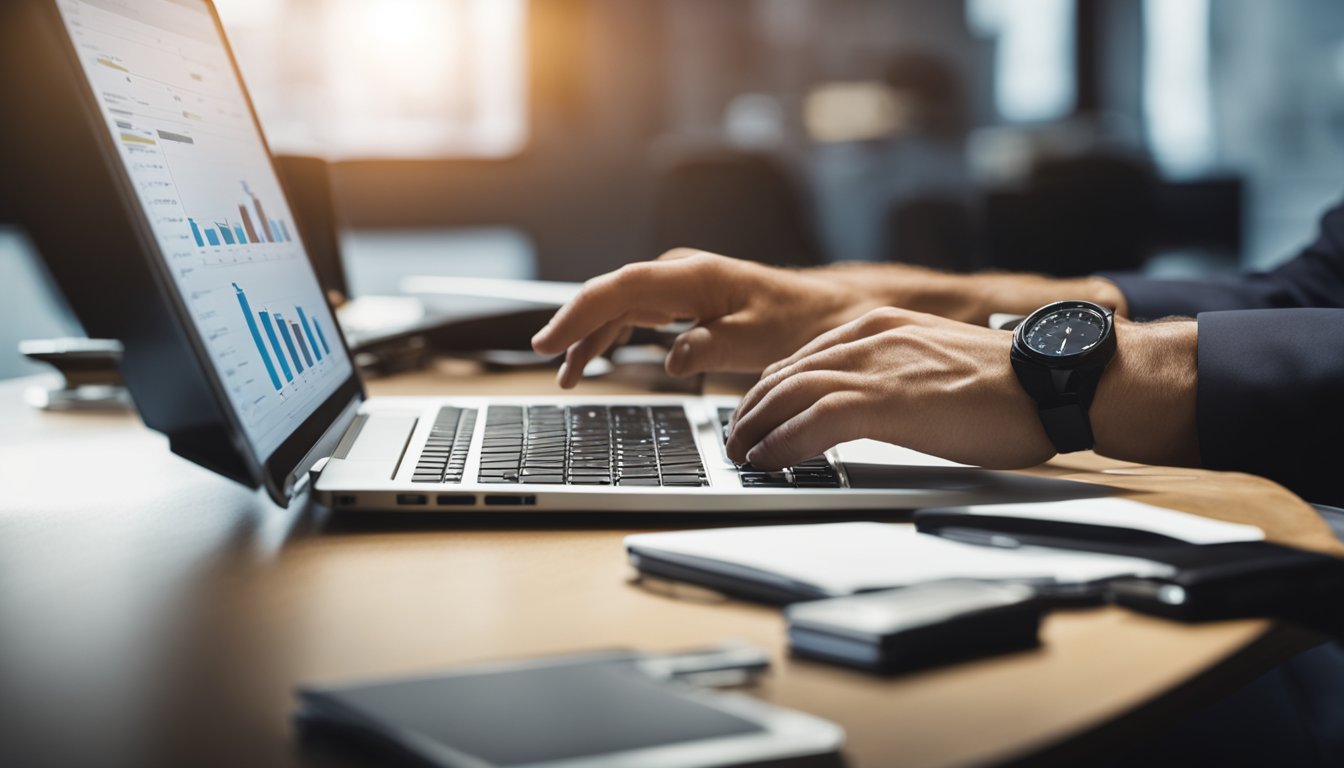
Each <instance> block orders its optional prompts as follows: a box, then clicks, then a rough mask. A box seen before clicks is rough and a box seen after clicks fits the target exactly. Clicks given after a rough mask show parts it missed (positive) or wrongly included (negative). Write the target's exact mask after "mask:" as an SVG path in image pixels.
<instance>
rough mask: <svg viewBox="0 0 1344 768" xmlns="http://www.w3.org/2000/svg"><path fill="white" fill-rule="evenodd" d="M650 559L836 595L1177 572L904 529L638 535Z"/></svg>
mask: <svg viewBox="0 0 1344 768" xmlns="http://www.w3.org/2000/svg"><path fill="white" fill-rule="evenodd" d="M625 541H626V545H627V546H628V547H633V548H635V549H637V550H639V551H641V552H644V553H651V554H652V553H658V552H663V553H668V554H672V555H680V556H683V557H695V558H700V559H702V560H707V561H713V562H717V563H726V564H730V565H734V566H737V567H738V568H750V569H754V570H758V571H764V572H767V573H772V574H776V575H778V576H782V577H784V578H788V579H791V580H793V581H797V582H801V583H804V584H808V585H811V586H813V587H816V588H818V589H820V590H821V591H823V592H825V593H827V594H830V595H833V596H841V595H849V594H853V593H855V592H859V591H863V590H869V589H883V588H895V587H903V586H908V585H910V584H917V583H921V582H925V581H936V580H939V579H950V578H977V579H1041V580H1048V581H1049V580H1052V581H1055V582H1057V583H1060V584H1079V583H1087V582H1091V581H1097V580H1099V579H1105V578H1111V577H1115V576H1125V575H1139V576H1161V575H1168V574H1170V573H1172V570H1173V569H1172V568H1171V567H1170V566H1167V565H1164V564H1161V563H1156V562H1153V561H1150V560H1143V559H1139V558H1131V557H1120V556H1116V555H1102V554H1092V553H1084V552H1070V551H1065V550H1058V549H1047V548H1043V547H1021V548H1018V549H1000V548H996V547H988V546H978V545H975V544H965V543H961V542H957V541H950V540H947V539H942V538H939V537H937V536H932V535H928V534H922V533H919V532H917V531H916V530H915V529H914V526H911V525H906V524H899V523H863V522H859V523H821V524H816V525H781V526H759V527H751V528H722V529H716V530H703V531H675V532H671V533H648V534H636V535H634V536H628V537H626V540H625Z"/></svg>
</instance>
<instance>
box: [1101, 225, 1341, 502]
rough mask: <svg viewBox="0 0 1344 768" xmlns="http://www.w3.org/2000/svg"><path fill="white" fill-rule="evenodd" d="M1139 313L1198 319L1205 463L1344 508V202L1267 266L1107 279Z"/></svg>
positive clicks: (1145, 316) (1149, 316)
mask: <svg viewBox="0 0 1344 768" xmlns="http://www.w3.org/2000/svg"><path fill="white" fill-rule="evenodd" d="M1108 277H1110V278H1111V279H1112V280H1114V281H1115V282H1116V284H1117V285H1119V286H1120V289H1121V290H1122V291H1123V292H1124V294H1125V298H1126V300H1127V301H1128V303H1129V306H1130V315H1131V316H1132V317H1135V318H1136V319H1156V318H1160V317H1168V316H1172V315H1183V316H1197V317H1198V319H1199V385H1198V386H1199V394H1198V399H1197V408H1198V415H1197V418H1198V424H1199V449H1200V460H1201V462H1202V463H1203V465H1204V466H1206V467H1208V468H1210V469H1220V470H1237V471H1242V472H1251V473H1254V474H1257V475H1261V476H1264V477H1268V478H1270V479H1272V480H1275V481H1277V482H1279V483H1281V484H1282V485H1284V486H1286V487H1287V488H1289V489H1291V490H1292V491H1294V492H1295V493H1297V494H1298V495H1300V496H1302V497H1303V498H1306V499H1307V500H1309V501H1315V502H1321V503H1326V504H1332V505H1335V506H1340V505H1342V504H1344V205H1337V206H1335V207H1334V208H1332V209H1330V210H1329V211H1327V212H1326V213H1325V215H1324V216H1323V217H1322V218H1321V222H1320V231H1319V233H1318V234H1317V237H1316V240H1315V242H1313V243H1312V244H1311V245H1310V246H1308V247H1307V248H1306V249H1305V250H1303V251H1302V253H1300V254H1299V255H1298V256H1297V257H1296V258H1294V259H1293V260H1292V261H1289V262H1288V263H1286V264H1284V265H1283V266H1282V267H1279V268H1278V269H1275V270H1273V271H1271V272H1265V273H1259V274H1251V275H1245V276H1243V277H1240V278H1226V279H1219V280H1211V281H1207V282H1194V281H1177V282H1166V281H1159V280H1152V279H1145V278H1142V277H1137V276H1132V275H1115V276H1108Z"/></svg>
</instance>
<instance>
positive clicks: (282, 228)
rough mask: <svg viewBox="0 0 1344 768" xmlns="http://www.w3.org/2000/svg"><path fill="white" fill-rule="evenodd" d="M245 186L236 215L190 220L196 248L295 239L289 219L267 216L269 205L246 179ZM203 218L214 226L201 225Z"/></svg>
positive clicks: (188, 221)
mask: <svg viewBox="0 0 1344 768" xmlns="http://www.w3.org/2000/svg"><path fill="white" fill-rule="evenodd" d="M242 185H243V194H244V198H243V200H242V201H240V202H239V203H238V206H237V211H238V215H237V217H230V218H227V219H215V218H210V217H203V218H200V219H197V218H194V217H193V218H188V219H187V223H188V224H189V225H190V226H191V237H192V239H193V240H195V241H196V247H198V248H205V247H206V246H207V245H209V246H211V247H219V246H221V245H225V246H229V245H235V246H236V245H261V244H264V243H292V242H294V238H293V236H292V235H291V234H290V230H289V222H287V221H284V220H281V219H271V218H267V216H266V208H265V206H263V205H262V203H261V199H260V198H259V197H257V196H256V194H254V193H253V192H252V189H251V187H249V186H248V184H247V182H246V181H244V182H242ZM202 221H208V222H211V224H212V226H202V225H201V223H200V222H202Z"/></svg>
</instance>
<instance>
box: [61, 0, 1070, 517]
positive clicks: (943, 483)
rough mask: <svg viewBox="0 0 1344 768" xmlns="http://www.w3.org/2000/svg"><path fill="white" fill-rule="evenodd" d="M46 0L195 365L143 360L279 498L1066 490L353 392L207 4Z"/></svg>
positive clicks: (450, 506)
mask: <svg viewBox="0 0 1344 768" xmlns="http://www.w3.org/2000/svg"><path fill="white" fill-rule="evenodd" d="M52 2H53V6H54V13H55V14H56V15H57V16H58V17H59V19H60V26H61V28H62V30H63V32H64V34H65V35H66V36H67V37H68V39H69V43H70V46H69V50H68V53H69V55H70V56H71V57H73V60H74V61H76V62H77V66H76V69H77V70H78V71H79V73H80V74H79V76H82V78H83V79H84V81H86V84H87V89H81V90H83V93H84V98H85V99H87V100H88V101H89V105H88V106H89V114H90V115H91V116H96V117H91V119H96V120H97V121H99V122H100V123H102V124H104V125H105V128H106V133H105V134H104V133H103V128H102V127H101V126H100V127H99V129H98V131H97V132H96V133H93V134H90V135H92V136H97V137H98V139H99V142H100V144H101V148H100V149H99V150H97V151H99V152H101V153H102V155H103V156H104V157H105V159H106V160H107V161H108V163H109V164H110V166H111V168H112V173H113V174H114V175H116V176H117V177H118V178H119V179H120V180H121V181H122V182H124V183H121V184H120V185H119V186H120V188H121V190H120V192H119V193H118V194H119V196H120V199H121V200H122V201H123V202H124V203H126V205H125V209H126V211H127V214H126V215H127V216H128V217H130V219H134V220H133V221H130V223H131V224H134V225H135V226H136V227H137V228H138V229H139V231H143V232H148V233H149V236H148V237H147V238H146V242H147V245H146V247H145V248H143V249H142V250H147V251H149V253H147V254H146V257H147V258H148V259H149V260H150V264H149V266H150V269H151V270H152V271H153V272H154V274H155V275H156V280H157V283H156V284H157V285H158V286H159V289H158V290H159V293H160V296H161V297H162V298H163V299H164V301H165V302H166V304H167V305H168V306H169V307H170V315H169V317H170V321H171V322H176V323H180V325H181V330H182V331H183V332H184V334H185V337H186V338H187V339H188V340H189V341H190V342H191V344H190V347H191V349H192V350H194V351H193V352H192V355H191V356H189V357H187V358H183V362H182V363H181V364H180V365H181V366H186V365H191V366H194V368H195V369H194V370H191V371H177V372H174V371H161V372H156V373H161V374H163V375H164V376H172V375H173V374H174V373H177V374H179V375H180V377H181V379H182V380H183V381H188V380H195V379H196V378H201V379H202V380H204V381H206V382H207V383H208V384H209V387H208V390H209V392H210V393H212V394H211V395H210V397H211V398H213V401H214V405H216V406H218V410H219V411H220V412H221V413H222V414H223V416H224V423H225V425H226V430H225V432H224V433H223V435H224V436H225V437H227V441H228V442H229V443H230V444H231V445H227V446H218V447H219V448H220V449H221V450H223V449H232V450H235V451H237V452H238V453H239V454H240V456H241V458H242V459H243V463H244V464H245V465H246V466H248V467H251V468H253V471H252V476H253V477H254V479H255V480H256V481H257V484H263V485H265V486H266V487H267V489H268V490H269V492H270V495H271V496H272V498H274V499H275V501H276V502H278V503H280V504H282V505H283V504H287V503H288V502H289V501H290V500H292V499H293V498H294V497H295V496H296V495H297V494H299V493H302V492H304V491H305V488H306V486H309V485H311V486H312V487H313V489H314V495H315V497H316V499H317V500H318V501H319V502H321V503H324V504H327V505H329V506H331V507H334V508H336V509H337V510H398V511H461V512H468V511H473V510H474V511H499V512H517V511H546V510H555V511H586V512H603V511H623V512H732V513H752V512H768V513H777V512H787V511H816V510H827V509H847V510H863V509H913V508H917V507H924V506H931V505H939V506H945V505H956V504H968V503H975V502H984V501H994V500H1005V501H1008V500H1026V499H1033V498H1059V497H1061V496H1069V495H1077V494H1078V493H1079V492H1080V486H1077V485H1074V484H1069V483H1059V482H1057V481H1051V480H1044V479H1034V478H1027V477H1022V476H1018V475H1011V474H1006V473H994V472H987V471H982V470H978V469H974V468H968V467H961V466H957V465H950V464H948V463H947V462H940V461H938V460H935V459H933V458H932V457H927V456H921V455H919V454H915V453H912V452H909V451H904V450H902V449H900V448H897V447H895V446H890V445H883V444H879V443H872V442H871V441H859V442H856V443H849V444H845V445H841V446H839V447H837V448H835V449H833V450H830V451H828V452H827V453H826V454H824V455H821V456H816V457H813V458H811V459H809V460H807V461H804V462H802V463H801V464H799V465H797V466H794V467H789V468H786V469H784V470H780V471H771V472H766V471H760V470H757V469H755V468H752V467H749V466H737V465H734V464H733V463H732V462H731V461H730V460H729V459H728V458H727V456H726V454H725V452H724V448H723V446H724V430H725V427H726V424H727V421H728V418H729V416H730V415H731V413H732V408H733V407H734V405H735V400H734V399H733V398H719V397H684V396H679V397H671V396H656V397H655V396H631V397H619V398H612V397H605V398H601V399H596V398H592V397H583V396H578V397H573V396H567V397H549V396H548V397H538V398H518V397H511V398H492V397H480V398H432V397H428V398H367V397H366V396H365V394H364V389H363V386H362V383H361V381H360V379H359V374H358V371H357V369H356V367H355V366H354V364H353V363H352V357H351V353H350V351H349V348H348V346H347V343H346V340H345V339H344V338H343V336H342V333H341V331H340V329H339V326H338V325H337V323H336V320H335V318H334V317H333V315H332V312H331V310H330V308H329V306H328V303H327V300H326V298H325V297H324V295H323V292H322V290H321V288H320V287H319V282H318V279H317V277H316V275H315V273H314V269H313V266H312V263H311V260H310V259H309V257H308V254H307V252H306V250H305V245H304V240H303V237H302V236H301V234H300V232H299V230H298V228H297V227H296V226H295V224H294V217H293V213H292V207H291V204H290V200H289V198H288V197H287V195H286V192H285V188H284V185H283V184H282V183H281V181H280V180H279V179H278V177H277V174H276V170H275V165H274V162H273V159H272V157H271V154H270V151H269V149H268V147H267V144H266V141H265V139H264V137H263V135H262V132H261V130H260V127H259V124H258V122H257V119H256V115H255V113H254V111H253V109H252V105H251V102H250V100H249V98H248V96H247V92H246V89H245V87H244V85H243V82H242V79H241V76H240V75H239V73H238V69H237V66H236V64H235V63H234V61H233V58H232V54H231V52H230V50H229V48H228V45H227V43H226V41H225V37H224V33H223V28H222V26H221V24H220V22H219V18H218V15H217V14H216V12H215V9H214V7H213V6H212V5H211V4H210V3H209V2H206V0H142V1H141V2H135V3H125V2H120V1H119V0H52ZM79 76H77V79H78V77H79ZM174 365H178V364H177V363H174ZM188 374H190V375H188ZM137 398H139V395H137ZM145 405H147V403H142V406H145ZM143 410H145V409H144V408H143V407H142V411H143ZM146 421H147V422H148V421H150V419H148V418H147V419H146ZM987 439H990V438H987ZM182 442H183V443H184V444H186V441H182ZM188 447H189V448H190V449H191V452H194V453H195V454H198V455H205V454H206V453H208V452H209V450H208V449H209V448H210V447H211V446H208V445H207V446H202V445H194V446H188ZM174 450H179V448H178V445H177V441H175V443H174ZM184 455H191V454H190V453H188V452H185V451H184ZM203 463H204V462H203ZM234 476H238V475H237V474H236V473H235V475H234ZM1085 487H1086V486H1081V488H1085Z"/></svg>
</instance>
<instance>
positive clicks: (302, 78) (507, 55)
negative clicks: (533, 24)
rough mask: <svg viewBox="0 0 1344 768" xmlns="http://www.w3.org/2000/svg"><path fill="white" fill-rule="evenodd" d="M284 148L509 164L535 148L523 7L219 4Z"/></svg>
mask: <svg viewBox="0 0 1344 768" xmlns="http://www.w3.org/2000/svg"><path fill="white" fill-rule="evenodd" d="M217 5H218V7H219V12H220V16H221V17H222V18H223V20H224V25H225V28H226V29H227V30H228V33H229V36H230V40H231V41H232V43H233V46H234V51H235V53H236V55H237V57H238V63H239V67H240V68H241V69H242V71H243V76H244V78H245V79H246V80H247V83H248V87H249V89H250V91H251V93H252V98H253V101H254V102H255V103H256V107H257V112H258V113H259V115H260V117H261V122H262V125H263V127H264V128H265V130H266V134H267V138H268V139H269V141H270V142H271V144H272V145H273V146H274V147H275V149H276V150H277V151H282V152H300V153H307V154H317V155H322V156H326V157H332V158H341V157H351V156H360V157H405V156H416V157H423V156H427V155H428V156H433V155H438V156H445V155H455V156H462V155H467V156H501V155H508V154H512V153H514V152H517V151H518V150H519V149H520V148H521V147H522V145H523V143H524V142H525V141H526V139H527V102H526V77H527V75H526V15H527V6H526V0H378V2H370V0H217Z"/></svg>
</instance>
